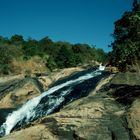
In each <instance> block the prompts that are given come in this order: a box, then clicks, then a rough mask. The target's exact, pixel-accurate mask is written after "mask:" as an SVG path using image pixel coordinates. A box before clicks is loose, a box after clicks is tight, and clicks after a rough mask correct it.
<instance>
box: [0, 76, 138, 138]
mask: <svg viewBox="0 0 140 140" xmlns="http://www.w3.org/2000/svg"><path fill="white" fill-rule="evenodd" d="M134 75H135V76H136V74H134V73H133V74H132V73H130V74H128V73H127V74H121V73H119V74H117V75H116V76H114V75H113V76H110V77H109V78H106V79H104V80H102V81H101V82H100V83H99V84H98V86H97V87H96V89H95V90H94V91H93V92H91V93H90V94H89V95H88V96H87V97H84V98H81V99H78V100H76V101H74V102H71V103H69V104H68V105H66V106H65V107H64V108H62V109H61V110H60V111H59V112H57V113H54V114H52V115H49V116H47V117H44V118H40V119H39V120H37V121H35V122H32V123H31V124H30V125H28V126H25V127H24V128H21V129H20V130H17V131H14V132H12V133H11V134H10V135H8V136H5V137H2V138H0V139H1V140H138V139H140V123H139V122H140V111H139V106H140V100H139V89H140V88H139V85H138V84H140V83H139V78H138V77H137V80H135V78H134ZM112 77H113V78H112ZM110 79H112V80H111V82H110ZM107 83H108V84H107ZM133 93H134V94H133ZM77 94H78V93H77ZM136 95H137V96H136ZM123 101H124V102H123ZM125 101H127V102H125Z"/></svg>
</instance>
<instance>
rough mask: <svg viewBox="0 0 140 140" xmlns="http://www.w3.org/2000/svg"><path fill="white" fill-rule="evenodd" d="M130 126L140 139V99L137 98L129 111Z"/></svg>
mask: <svg viewBox="0 0 140 140" xmlns="http://www.w3.org/2000/svg"><path fill="white" fill-rule="evenodd" d="M127 122H128V127H129V128H130V129H131V130H132V131H133V133H134V135H135V136H136V138H137V139H138V140H139V139H140V99H136V100H135V101H134V102H133V104H132V106H131V108H130V109H129V112H128V113H127Z"/></svg>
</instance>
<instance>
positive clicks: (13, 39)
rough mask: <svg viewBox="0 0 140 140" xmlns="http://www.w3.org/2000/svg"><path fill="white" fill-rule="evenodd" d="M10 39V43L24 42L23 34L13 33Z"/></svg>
mask: <svg viewBox="0 0 140 140" xmlns="http://www.w3.org/2000/svg"><path fill="white" fill-rule="evenodd" d="M10 40H11V43H13V44H17V43H23V42H24V39H23V36H22V35H17V34H16V35H13V36H12V37H11V39H10Z"/></svg>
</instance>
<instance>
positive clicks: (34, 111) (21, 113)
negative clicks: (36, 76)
mask: <svg viewBox="0 0 140 140" xmlns="http://www.w3.org/2000/svg"><path fill="white" fill-rule="evenodd" d="M101 74H102V72H101V71H100V70H94V71H93V70H92V71H91V72H90V73H87V74H85V75H82V76H80V77H78V78H77V79H74V80H69V81H67V82H65V83H62V84H59V85H56V86H54V87H52V88H50V89H48V90H47V91H46V92H44V93H42V94H41V95H40V96H38V97H35V98H33V99H31V100H29V101H27V102H26V103H25V104H24V105H23V106H22V107H21V108H19V109H18V110H16V111H13V112H12V113H10V114H9V115H8V116H7V118H6V121H5V122H4V123H3V124H2V125H1V127H0V136H4V135H8V134H9V133H10V132H11V131H12V130H13V128H14V127H16V125H20V126H22V125H23V124H28V123H30V121H33V120H35V119H38V118H39V117H42V116H45V115H48V114H50V113H52V112H53V111H54V110H55V109H56V108H57V107H59V106H60V105H61V104H62V103H63V102H64V101H65V100H66V97H67V96H70V94H71V92H72V90H73V87H75V86H76V85H78V84H80V83H82V82H84V81H86V80H89V79H91V78H93V77H97V76H99V75H101ZM56 93H57V94H56ZM72 100H73V98H71V101H72Z"/></svg>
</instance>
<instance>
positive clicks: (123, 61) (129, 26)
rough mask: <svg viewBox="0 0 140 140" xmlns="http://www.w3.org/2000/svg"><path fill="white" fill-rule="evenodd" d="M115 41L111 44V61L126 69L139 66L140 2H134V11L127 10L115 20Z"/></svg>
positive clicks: (121, 68)
mask: <svg viewBox="0 0 140 140" xmlns="http://www.w3.org/2000/svg"><path fill="white" fill-rule="evenodd" d="M113 36H114V42H113V43H112V44H111V47H112V48H113V51H112V52H111V57H110V62H111V64H112V65H115V66H117V67H119V69H120V70H126V69H127V68H130V67H131V66H136V65H137V66H138V65H139V62H140V4H139V2H138V1H137V0H134V2H133V9H132V11H129V12H125V13H124V14H123V16H122V18H121V19H119V20H118V21H116V22H115V31H114V34H113Z"/></svg>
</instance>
